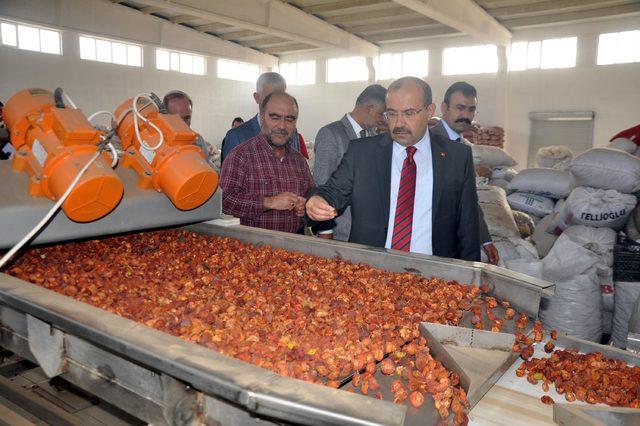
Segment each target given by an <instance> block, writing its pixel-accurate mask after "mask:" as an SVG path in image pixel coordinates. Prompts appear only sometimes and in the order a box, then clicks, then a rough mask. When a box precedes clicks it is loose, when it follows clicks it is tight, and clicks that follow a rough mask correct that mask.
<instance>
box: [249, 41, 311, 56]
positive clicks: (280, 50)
mask: <svg viewBox="0 0 640 426" xmlns="http://www.w3.org/2000/svg"><path fill="white" fill-rule="evenodd" d="M316 49H317V48H316V47H315V46H310V45H308V44H302V43H295V44H289V45H287V46H280V47H269V48H267V49H262V50H261V52H262V53H266V54H268V55H282V54H285V53H292V52H300V51H301V50H304V51H312V50H316Z"/></svg>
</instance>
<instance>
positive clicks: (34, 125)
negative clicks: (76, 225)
mask: <svg viewBox="0 0 640 426" xmlns="http://www.w3.org/2000/svg"><path fill="white" fill-rule="evenodd" d="M4 120H5V123H6V125H7V127H8V128H9V132H10V134H11V143H12V144H13V146H14V148H15V149H16V155H15V159H14V160H13V168H14V170H16V171H18V172H25V173H28V175H29V177H30V179H29V183H28V187H24V190H25V191H28V193H29V194H30V195H32V196H44V197H47V198H49V199H51V200H56V201H57V200H59V199H60V198H62V197H63V194H64V193H65V191H67V189H68V188H69V187H70V186H71V184H72V182H73V181H74V178H75V177H76V176H77V175H78V174H79V172H80V170H81V169H82V168H83V167H84V166H85V165H86V164H88V163H89V162H90V161H91V164H90V165H89V166H88V168H87V169H86V171H85V172H84V173H83V174H82V176H81V177H80V179H79V181H78V182H77V184H76V185H75V187H74V188H73V189H72V191H71V192H70V193H69V194H68V196H67V198H66V200H64V203H63V204H62V209H63V211H64V212H65V213H66V215H67V217H69V219H71V220H73V221H76V222H91V221H93V220H96V219H100V218H101V217H103V216H105V215H107V214H108V213H109V212H110V211H112V210H113V209H114V208H115V207H116V205H117V204H118V203H119V202H120V199H121V198H122V194H123V191H124V187H123V185H122V181H121V180H120V178H119V177H118V176H117V175H116V174H115V173H114V172H113V170H112V169H111V166H110V163H111V159H110V158H109V157H108V154H107V153H104V154H101V153H100V148H99V146H98V145H99V144H100V142H101V136H102V135H101V132H100V131H98V130H96V129H95V128H94V127H93V126H92V125H91V123H90V122H89V121H88V120H87V118H86V117H85V116H84V114H83V113H82V111H80V110H79V109H76V108H73V107H68V106H66V105H65V103H64V100H63V99H62V92H61V91H56V94H55V98H54V94H52V93H51V92H48V91H46V90H43V89H27V90H23V91H21V92H18V93H16V94H15V95H13V96H12V97H11V98H9V100H8V101H7V104H6V105H5V107H4ZM93 157H96V158H95V159H93ZM13 189H14V190H15V188H13Z"/></svg>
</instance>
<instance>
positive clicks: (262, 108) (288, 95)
mask: <svg viewBox="0 0 640 426" xmlns="http://www.w3.org/2000/svg"><path fill="white" fill-rule="evenodd" d="M274 96H282V97H285V98H289V99H291V100H292V101H293V104H294V105H295V106H296V109H297V110H300V108H299V107H298V101H297V100H296V98H294V97H293V96H291V95H290V94H288V93H287V92H272V93H269V94H268V95H267V96H265V97H264V99H263V100H262V103H261V104H260V112H264V110H265V109H266V108H267V105H268V104H269V101H270V100H271V98H272V97H274Z"/></svg>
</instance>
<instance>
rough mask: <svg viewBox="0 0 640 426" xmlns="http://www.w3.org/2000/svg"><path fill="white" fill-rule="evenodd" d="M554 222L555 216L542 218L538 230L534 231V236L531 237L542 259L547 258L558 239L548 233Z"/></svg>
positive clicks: (537, 226) (537, 225)
mask: <svg viewBox="0 0 640 426" xmlns="http://www.w3.org/2000/svg"><path fill="white" fill-rule="evenodd" d="M552 220H553V215H549V216H545V217H544V218H542V220H541V221H540V223H538V224H536V228H535V229H534V231H533V235H532V236H531V240H532V241H533V245H534V246H535V248H536V250H537V251H538V255H540V257H541V258H543V257H545V256H546V255H547V254H548V253H549V251H550V250H551V247H553V245H554V244H555V242H556V240H557V239H558V236H557V235H554V234H550V233H548V232H547V228H548V227H549V225H550V224H551V221H552Z"/></svg>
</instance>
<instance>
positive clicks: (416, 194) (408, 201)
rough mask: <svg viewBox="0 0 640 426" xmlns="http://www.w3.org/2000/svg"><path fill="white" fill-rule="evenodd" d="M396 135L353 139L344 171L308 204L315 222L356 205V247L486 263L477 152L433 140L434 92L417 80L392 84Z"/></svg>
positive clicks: (390, 107) (389, 103) (389, 114)
mask: <svg viewBox="0 0 640 426" xmlns="http://www.w3.org/2000/svg"><path fill="white" fill-rule="evenodd" d="M386 107H387V110H386V112H385V117H386V119H387V122H388V124H389V133H384V134H381V135H378V136H375V137H373V138H367V139H364V140H356V141H352V142H351V143H350V145H349V149H348V151H347V153H346V154H345V156H344V158H343V160H342V162H341V163H340V166H339V167H338V169H337V170H336V171H335V173H333V175H332V176H331V178H330V179H329V180H328V181H327V183H326V184H325V185H322V186H320V187H319V188H316V189H315V190H314V191H313V193H314V195H313V196H312V197H310V198H309V200H308V201H307V203H306V211H307V215H308V216H309V218H310V219H312V220H314V221H326V220H331V219H333V218H334V217H335V216H336V215H337V214H339V213H341V212H342V211H344V210H345V209H346V208H347V207H348V206H351V215H352V225H351V234H350V236H349V241H350V242H354V243H360V244H366V245H370V246H376V247H386V248H392V249H396V250H402V251H406V252H409V251H411V252H415V253H423V254H428V255H436V256H443V257H451V258H457V259H464V260H473V261H478V260H480V242H479V238H478V236H479V231H478V198H477V195H476V184H475V172H474V167H473V158H472V155H471V149H470V148H469V147H467V146H465V145H463V144H452V143H450V142H449V141H448V140H447V139H445V138H442V137H441V136H438V135H435V134H431V133H430V132H429V130H428V129H427V123H428V121H429V119H430V118H431V116H432V115H433V113H434V111H435V105H434V104H433V103H432V95H431V87H429V85H428V84H427V83H426V82H424V81H423V80H421V79H419V78H416V77H403V78H401V79H399V80H396V81H394V82H393V83H391V85H390V86H389V89H388V92H387V98H386Z"/></svg>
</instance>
